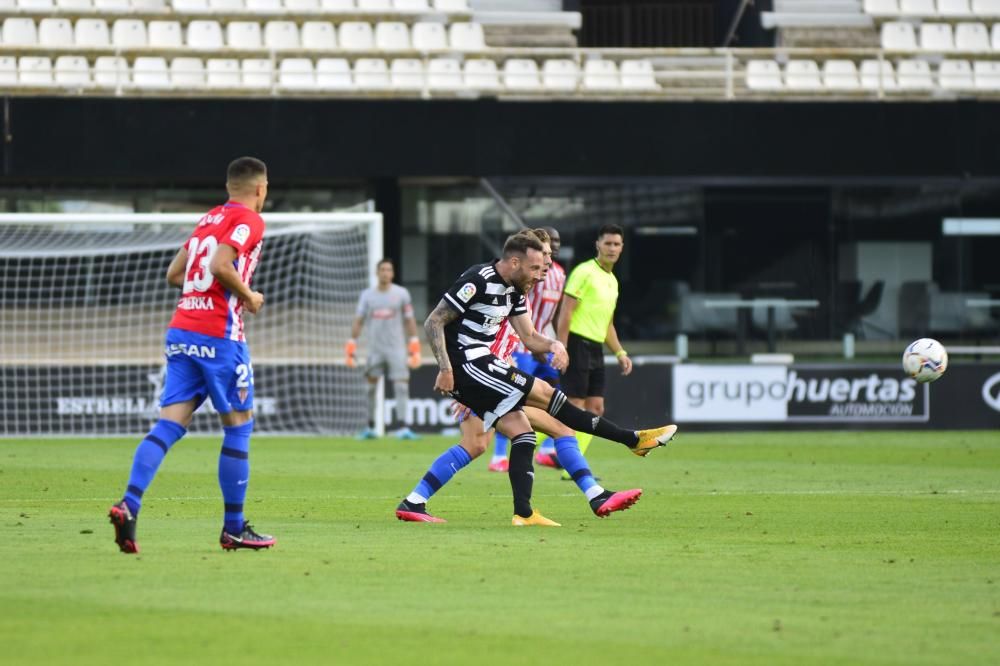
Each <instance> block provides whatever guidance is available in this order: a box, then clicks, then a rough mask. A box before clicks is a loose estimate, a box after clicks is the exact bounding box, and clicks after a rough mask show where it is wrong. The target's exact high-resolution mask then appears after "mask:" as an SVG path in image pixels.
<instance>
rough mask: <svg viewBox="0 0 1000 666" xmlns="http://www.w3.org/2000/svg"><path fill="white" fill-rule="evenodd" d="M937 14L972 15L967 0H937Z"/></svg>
mask: <svg viewBox="0 0 1000 666" xmlns="http://www.w3.org/2000/svg"><path fill="white" fill-rule="evenodd" d="M937 13H938V15H939V16H972V8H971V7H970V6H969V0H937Z"/></svg>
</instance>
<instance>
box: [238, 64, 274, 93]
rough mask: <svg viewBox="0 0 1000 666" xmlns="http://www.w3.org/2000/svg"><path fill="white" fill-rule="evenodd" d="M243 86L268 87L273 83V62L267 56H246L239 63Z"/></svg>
mask: <svg viewBox="0 0 1000 666" xmlns="http://www.w3.org/2000/svg"><path fill="white" fill-rule="evenodd" d="M240 73H241V75H242V81H243V86H244V87H245V88H258V89H260V88H270V87H271V86H272V85H274V64H273V63H272V62H271V60H270V59H269V58H247V59H246V60H244V61H242V62H241V63H240Z"/></svg>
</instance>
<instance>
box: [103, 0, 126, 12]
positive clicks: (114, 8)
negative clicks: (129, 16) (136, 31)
mask: <svg viewBox="0 0 1000 666" xmlns="http://www.w3.org/2000/svg"><path fill="white" fill-rule="evenodd" d="M94 9H96V10H97V11H99V12H110V13H124V12H127V11H129V10H131V9H132V5H131V4H129V1H128V0H94Z"/></svg>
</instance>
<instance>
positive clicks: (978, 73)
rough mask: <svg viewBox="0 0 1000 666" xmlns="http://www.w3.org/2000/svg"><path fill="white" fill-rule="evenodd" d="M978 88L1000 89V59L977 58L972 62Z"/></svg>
mask: <svg viewBox="0 0 1000 666" xmlns="http://www.w3.org/2000/svg"><path fill="white" fill-rule="evenodd" d="M972 71H973V75H974V76H975V81H976V89H978V90H1000V61H998V60H977V61H976V62H974V63H972Z"/></svg>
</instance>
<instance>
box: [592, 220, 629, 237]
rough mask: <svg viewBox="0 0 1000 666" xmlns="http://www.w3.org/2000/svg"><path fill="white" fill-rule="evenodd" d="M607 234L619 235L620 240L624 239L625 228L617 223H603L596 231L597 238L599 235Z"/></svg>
mask: <svg viewBox="0 0 1000 666" xmlns="http://www.w3.org/2000/svg"><path fill="white" fill-rule="evenodd" d="M608 234H611V235H617V236H621V237H622V240H625V230H624V229H622V228H621V227H619V226H618V225H617V224H605V225H604V226H603V227H601V229H600V230H599V231H598V232H597V238H598V239H600V238H601V236H605V235H608Z"/></svg>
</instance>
